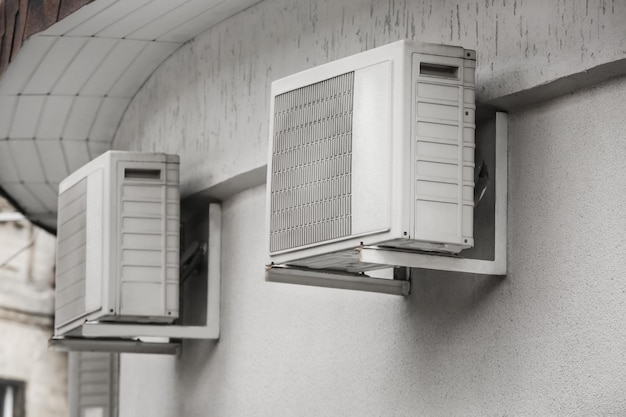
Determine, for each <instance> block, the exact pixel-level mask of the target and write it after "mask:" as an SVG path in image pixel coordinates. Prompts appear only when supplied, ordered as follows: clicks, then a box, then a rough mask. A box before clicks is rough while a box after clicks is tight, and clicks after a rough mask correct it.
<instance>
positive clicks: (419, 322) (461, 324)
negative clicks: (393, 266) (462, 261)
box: [403, 269, 507, 343]
mask: <svg viewBox="0 0 626 417" xmlns="http://www.w3.org/2000/svg"><path fill="white" fill-rule="evenodd" d="M411 277H412V278H411V280H412V284H411V294H410V296H409V297H407V299H406V301H407V302H406V303H405V311H404V315H405V317H404V319H403V320H404V323H407V325H412V326H413V328H412V329H410V330H413V331H414V332H415V336H418V337H420V338H422V337H423V336H425V335H428V337H427V338H426V339H423V338H422V342H425V343H426V342H428V341H429V340H430V342H432V343H437V342H441V341H443V340H445V339H450V340H451V339H452V338H453V335H454V334H455V332H456V331H457V330H458V329H459V328H463V329H465V328H467V327H468V326H466V325H465V323H466V322H468V321H480V320H481V317H482V316H483V315H484V314H485V310H488V308H487V306H488V305H489V304H490V299H492V298H493V296H494V293H497V292H499V291H500V290H501V287H502V284H503V282H504V281H505V280H506V279H507V278H506V277H500V276H488V275H477V274H463V273H451V272H446V271H434V270H426V269H412V270H411ZM407 330H408V329H407Z"/></svg>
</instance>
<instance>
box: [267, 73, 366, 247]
mask: <svg viewBox="0 0 626 417" xmlns="http://www.w3.org/2000/svg"><path fill="white" fill-rule="evenodd" d="M353 90H354V72H350V73H346V74H342V75H339V76H337V77H334V78H330V79H327V80H324V81H321V82H319V83H315V84H311V85H308V86H306V87H302V88H299V89H296V90H293V91H289V92H287V93H284V94H281V95H278V96H276V99H275V103H274V137H273V148H272V181H271V184H272V189H271V201H270V250H271V251H272V252H276V251H280V250H285V249H291V248H296V247H300V246H305V245H309V244H313V243H317V242H322V241H328V240H332V239H337V238H341V237H345V236H349V235H350V234H351V176H352V174H351V171H352V108H353Z"/></svg>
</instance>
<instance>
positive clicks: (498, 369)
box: [114, 0, 626, 417]
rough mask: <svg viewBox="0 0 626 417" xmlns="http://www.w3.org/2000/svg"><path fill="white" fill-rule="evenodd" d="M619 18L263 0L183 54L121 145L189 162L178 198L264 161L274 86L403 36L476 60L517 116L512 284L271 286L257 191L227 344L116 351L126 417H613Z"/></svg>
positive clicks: (608, 7) (617, 390) (465, 279)
mask: <svg viewBox="0 0 626 417" xmlns="http://www.w3.org/2000/svg"><path fill="white" fill-rule="evenodd" d="M624 18H626V6H625V5H624V4H623V3H620V2H607V1H589V2H582V1H557V2H548V3H546V2H539V1H520V0H518V1H512V0H506V1H492V0H488V1H475V2H464V1H426V2H418V1H399V0H398V1H395V0H392V1H388V2H377V1H363V0H350V1H342V2H334V1H326V0H313V1H291V0H289V1H287V0H266V1H263V2H261V3H259V4H257V5H255V6H252V7H250V8H249V9H247V10H245V11H243V12H241V13H239V14H237V15H236V16H234V17H231V18H229V19H228V20H226V21H224V22H222V23H221V24H219V25H217V26H216V27H214V28H212V29H210V30H208V31H207V32H205V33H203V34H202V35H200V36H198V37H197V38H196V39H194V40H193V41H191V42H190V43H188V44H187V45H185V46H183V47H182V48H181V49H180V50H178V51H177V52H176V53H174V54H173V55H172V56H171V57H170V58H169V59H168V60H167V61H166V62H165V63H164V64H163V65H162V66H161V67H160V68H159V69H158V70H157V71H156V72H155V73H154V74H153V75H152V76H151V78H150V79H149V80H148V81H147V82H146V83H145V84H144V86H143V87H142V89H141V90H140V91H139V93H138V94H137V95H136V96H135V97H134V98H133V100H132V102H131V104H130V106H129V108H128V110H127V111H126V113H125V115H124V117H123V120H122V122H121V124H120V126H119V129H118V130H117V133H116V136H115V140H114V148H116V149H130V150H142V151H155V150H158V151H164V152H170V153H177V154H180V156H181V180H182V181H181V183H182V189H183V195H190V194H192V193H195V192H198V191H202V190H204V189H209V190H210V189H211V187H217V186H218V185H220V184H227V183H228V181H229V180H232V179H233V178H237V176H240V175H243V174H245V173H248V172H254V170H255V169H259V168H262V167H263V166H264V165H265V163H266V158H267V144H268V125H269V104H270V103H269V99H268V98H269V88H270V83H271V82H272V81H273V80H274V79H277V78H280V77H282V76H285V75H288V74H291V73H294V72H297V71H300V70H303V69H306V68H309V67H312V66H314V65H318V64H322V63H324V62H327V61H330V60H333V59H337V58H341V57H343V56H347V55H350V54H353V53H357V52H360V51H363V50H366V49H369V48H372V47H374V46H379V45H383V44H386V43H388V42H391V41H394V40H397V39H403V38H409V39H417V40H421V41H425V42H435V43H445V44H456V45H462V46H463V47H465V48H471V49H475V50H476V51H477V55H478V58H477V100H478V102H479V106H484V107H488V106H493V107H496V108H499V109H502V110H505V111H507V112H508V114H509V127H508V134H509V153H508V158H509V160H508V162H509V177H508V186H509V196H508V207H509V211H508V232H509V238H508V243H507V245H508V253H509V258H508V274H507V277H506V278H505V279H499V278H494V277H485V276H478V275H476V276H474V275H466V274H457V273H446V272H433V271H427V270H415V271H413V290H412V293H411V295H410V296H408V297H406V298H398V297H392V296H385V295H377V294H367V293H358V292H350V291H340V290H332V289H320V288H313V287H300V286H293V285H286V284H276V283H267V282H265V281H264V275H263V274H264V273H263V271H264V264H265V262H266V261H267V255H266V253H267V252H266V249H265V248H264V247H263V244H262V243H263V242H264V238H265V218H266V217H265V195H266V194H265V186H264V185H258V186H255V187H253V188H250V189H246V190H245V191H243V192H240V193H237V194H236V195H232V196H231V195H227V196H226V197H225V200H224V201H223V213H224V218H223V241H222V253H223V258H222V262H223V264H222V294H221V295H222V311H221V312H222V322H221V328H222V333H221V338H220V340H219V342H208V341H207V342H185V343H184V345H183V350H182V355H181V356H180V357H178V358H168V357H165V358H164V357H156V356H155V357H150V356H141V357H138V356H134V355H122V358H121V380H120V386H121V392H120V416H124V417H126V416H134V415H138V414H146V413H147V414H150V415H153V416H168V415H181V416H200V415H207V416H250V415H272V416H293V415H298V416H320V415H334V416H338V415H342V416H382V415H385V416H391V415H394V416H408V415H420V416H504V415H507V416H586V415H604V416H608V415H612V416H618V415H623V414H624V413H626V398H625V397H624V395H623V392H624V390H625V389H626V382H625V381H624V378H623V376H624V375H625V374H626V362H625V359H624V355H623V352H624V351H625V350H626V332H625V330H624V329H625V327H624V326H623V317H624V313H625V305H626V304H625V301H626V292H625V291H626V281H624V279H623V275H624V267H625V266H626V256H625V253H626V251H625V249H626V246H625V245H626V239H625V237H624V231H625V230H626V215H624V207H625V206H626V200H625V198H626V197H625V195H626V194H625V193H624V192H623V191H624V190H625V189H626V164H625V162H624V161H626V137H625V134H624V132H625V131H626V119H624V117H623V115H624V111H625V110H626V107H625V104H624V103H626V78H624V77H623V74H624V70H623V69H624V55H623V50H624V49H623V46H624V40H625V39H626V36H625V32H624V27H623V24H622V23H620V22H623V21H624ZM618 66H621V68H622V69H621V74H622V76H621V77H617V78H614V79H611V80H608V81H606V80H607V79H608V78H611V74H613V73H612V72H611V71H613V70H614V69H615V68H616V67H618ZM598 74H599V75H600V77H599V78H598V79H601V80H602V81H603V82H602V83H600V84H598V83H596V82H595V81H594V80H592V79H589V78H586V76H589V77H590V76H595V75H598ZM619 74H620V70H618V71H617V75H619ZM479 123H480V121H479ZM139 387H141V389H139Z"/></svg>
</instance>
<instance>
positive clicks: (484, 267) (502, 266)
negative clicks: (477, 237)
mask: <svg viewBox="0 0 626 417" xmlns="http://www.w3.org/2000/svg"><path fill="white" fill-rule="evenodd" d="M495 123H496V127H495V160H496V169H495V182H496V185H495V227H494V256H493V258H494V259H493V260H483V259H470V258H463V257H461V256H442V255H436V254H428V253H423V252H419V253H418V252H412V251H407V250H400V249H391V248H384V247H378V246H363V247H360V248H359V249H358V250H359V259H360V260H361V262H367V263H373V264H379V265H385V266H405V267H409V268H423V269H436V270H442V271H450V272H464V273H471V274H483V275H506V267H507V193H508V190H507V179H508V161H507V154H508V133H507V129H508V126H507V114H506V113H503V112H496V114H495Z"/></svg>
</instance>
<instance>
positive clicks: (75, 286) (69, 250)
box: [55, 179, 87, 325]
mask: <svg viewBox="0 0 626 417" xmlns="http://www.w3.org/2000/svg"><path fill="white" fill-rule="evenodd" d="M86 208H87V180H86V179H83V180H82V181H80V182H78V183H77V184H76V185H74V186H73V187H71V188H69V189H68V190H67V191H65V192H64V193H63V194H61V195H59V219H58V234H57V240H58V243H57V278H56V300H55V310H56V313H55V320H56V322H57V325H58V324H62V323H65V322H67V321H70V320H72V319H74V318H76V317H80V316H82V315H83V314H85V313H86V311H85V279H86V267H85V257H86V242H87V229H86V220H87V214H86Z"/></svg>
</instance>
